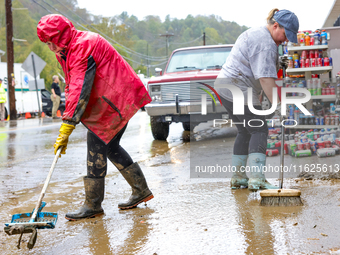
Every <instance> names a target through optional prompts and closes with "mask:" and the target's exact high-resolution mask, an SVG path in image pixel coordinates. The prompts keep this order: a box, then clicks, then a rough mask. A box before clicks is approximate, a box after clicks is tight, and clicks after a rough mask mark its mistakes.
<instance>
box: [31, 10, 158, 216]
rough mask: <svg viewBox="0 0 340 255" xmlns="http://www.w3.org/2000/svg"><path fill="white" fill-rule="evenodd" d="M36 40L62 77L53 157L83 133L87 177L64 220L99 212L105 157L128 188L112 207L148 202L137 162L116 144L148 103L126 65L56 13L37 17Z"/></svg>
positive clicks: (93, 36) (149, 196)
mask: <svg viewBox="0 0 340 255" xmlns="http://www.w3.org/2000/svg"><path fill="white" fill-rule="evenodd" d="M37 34H38V37H39V39H40V40H41V41H42V42H44V43H46V44H47V45H48V47H49V48H50V50H51V51H53V52H54V53H55V54H56V57H57V59H58V61H59V63H60V64H61V66H62V68H63V71H64V74H65V83H66V87H65V97H66V107H65V111H64V114H63V116H62V120H63V123H62V125H61V128H60V130H59V132H60V134H59V136H58V138H57V140H56V142H55V144H54V153H55V154H56V152H57V150H58V149H59V147H62V151H61V154H65V151H66V146H67V143H68V137H69V135H70V134H71V133H72V131H73V129H74V128H75V126H76V125H77V124H78V123H79V122H82V123H83V124H84V126H85V127H86V128H87V129H88V132H87V176H86V177H84V186H85V202H84V204H83V205H82V207H81V208H80V209H79V210H78V211H77V212H74V213H67V214H66V216H65V217H66V219H68V220H79V219H83V218H89V217H94V216H96V215H100V214H103V213H104V210H103V208H102V207H101V203H102V201H103V199H104V184H105V182H104V179H105V176H106V171H107V158H108V159H109V160H110V161H111V162H112V163H113V164H114V165H115V166H116V167H117V168H118V170H119V171H120V173H121V174H122V175H123V176H124V178H125V179H126V181H127V182H128V183H129V185H130V186H131V188H132V195H131V196H130V198H129V200H128V201H127V202H124V203H120V204H118V207H119V208H120V209H130V208H134V207H136V206H137V205H138V204H140V203H142V202H146V201H148V200H150V199H152V198H153V195H152V193H151V191H150V190H149V188H148V185H147V183H146V180H145V177H144V175H143V172H142V170H141V169H140V167H139V165H138V163H136V162H135V163H134V162H133V160H132V159H131V157H130V155H129V154H128V153H127V152H126V151H125V150H124V149H123V148H122V147H121V146H120V145H119V142H120V139H121V137H122V135H123V133H124V131H125V129H126V126H127V123H128V121H129V120H130V118H131V117H132V116H133V115H134V114H135V113H136V112H137V111H138V109H140V108H141V107H143V106H144V105H146V104H148V103H149V102H150V101H151V99H150V96H149V94H148V92H147V91H146V89H145V87H144V85H143V83H142V82H141V81H140V79H139V78H138V76H137V75H136V73H135V72H134V71H133V69H132V68H131V67H130V66H129V64H128V63H127V62H126V61H125V60H124V59H123V58H122V57H121V56H120V55H119V54H118V52H117V51H116V50H115V49H114V48H113V47H112V45H111V44H110V43H109V42H107V41H106V40H105V39H104V38H103V37H101V36H100V35H98V34H96V33H92V32H84V31H79V30H77V29H75V27H74V26H73V24H72V23H71V21H69V20H68V19H67V18H65V17H64V16H62V15H57V14H51V15H46V16H44V17H42V18H41V19H40V21H39V24H38V27H37Z"/></svg>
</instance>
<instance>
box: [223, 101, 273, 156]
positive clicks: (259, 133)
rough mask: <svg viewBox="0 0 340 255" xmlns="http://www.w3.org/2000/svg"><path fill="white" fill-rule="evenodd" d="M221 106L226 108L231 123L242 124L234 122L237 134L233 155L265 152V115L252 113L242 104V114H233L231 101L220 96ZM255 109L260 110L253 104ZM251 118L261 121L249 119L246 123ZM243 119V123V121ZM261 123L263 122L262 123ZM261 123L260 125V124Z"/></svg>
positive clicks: (266, 133)
mask: <svg viewBox="0 0 340 255" xmlns="http://www.w3.org/2000/svg"><path fill="white" fill-rule="evenodd" d="M221 100H222V103H223V106H224V107H225V108H226V109H227V111H228V113H229V116H230V118H231V119H232V121H233V123H235V122H237V123H239V122H241V123H242V124H236V127H237V131H238V132H237V136H236V140H235V143H234V152H233V153H234V155H248V154H250V153H263V154H266V149H267V136H268V126H267V122H266V120H265V116H259V115H255V114H254V113H252V112H251V111H250V110H249V108H248V106H247V105H245V106H244V115H234V114H233V102H230V101H228V100H225V99H224V98H222V97H221ZM254 108H255V109H257V110H261V106H256V105H255V106H254ZM252 119H258V120H262V121H263V122H261V121H251V122H249V124H250V125H251V126H255V127H250V126H249V125H248V121H249V120H252ZM244 120H245V122H244V123H245V124H243V121H244ZM262 123H264V124H263V125H262ZM261 125H262V126H261Z"/></svg>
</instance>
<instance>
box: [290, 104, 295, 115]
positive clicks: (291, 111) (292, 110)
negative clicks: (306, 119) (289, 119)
mask: <svg viewBox="0 0 340 255" xmlns="http://www.w3.org/2000/svg"><path fill="white" fill-rule="evenodd" d="M289 116H294V108H293V106H289Z"/></svg>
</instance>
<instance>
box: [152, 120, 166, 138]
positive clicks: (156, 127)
mask: <svg viewBox="0 0 340 255" xmlns="http://www.w3.org/2000/svg"><path fill="white" fill-rule="evenodd" d="M150 124H151V132H152V136H153V138H154V139H155V140H166V139H167V138H168V135H169V126H170V124H169V123H164V122H158V121H156V120H155V119H154V118H153V117H150Z"/></svg>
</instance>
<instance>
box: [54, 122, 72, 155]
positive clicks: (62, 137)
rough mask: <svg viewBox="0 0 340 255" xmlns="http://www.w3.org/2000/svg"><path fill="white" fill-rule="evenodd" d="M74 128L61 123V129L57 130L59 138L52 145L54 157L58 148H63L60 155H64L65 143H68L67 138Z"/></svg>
mask: <svg viewBox="0 0 340 255" xmlns="http://www.w3.org/2000/svg"><path fill="white" fill-rule="evenodd" d="M75 128H76V127H75V126H73V125H70V124H66V123H62V124H61V127H60V129H59V132H60V134H59V136H58V138H57V140H56V141H55V144H54V146H53V147H54V155H55V154H57V151H58V149H59V147H60V146H63V148H62V149H61V154H66V148H67V143H68V137H69V136H70V134H71V133H72V131H73V129H75Z"/></svg>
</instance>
